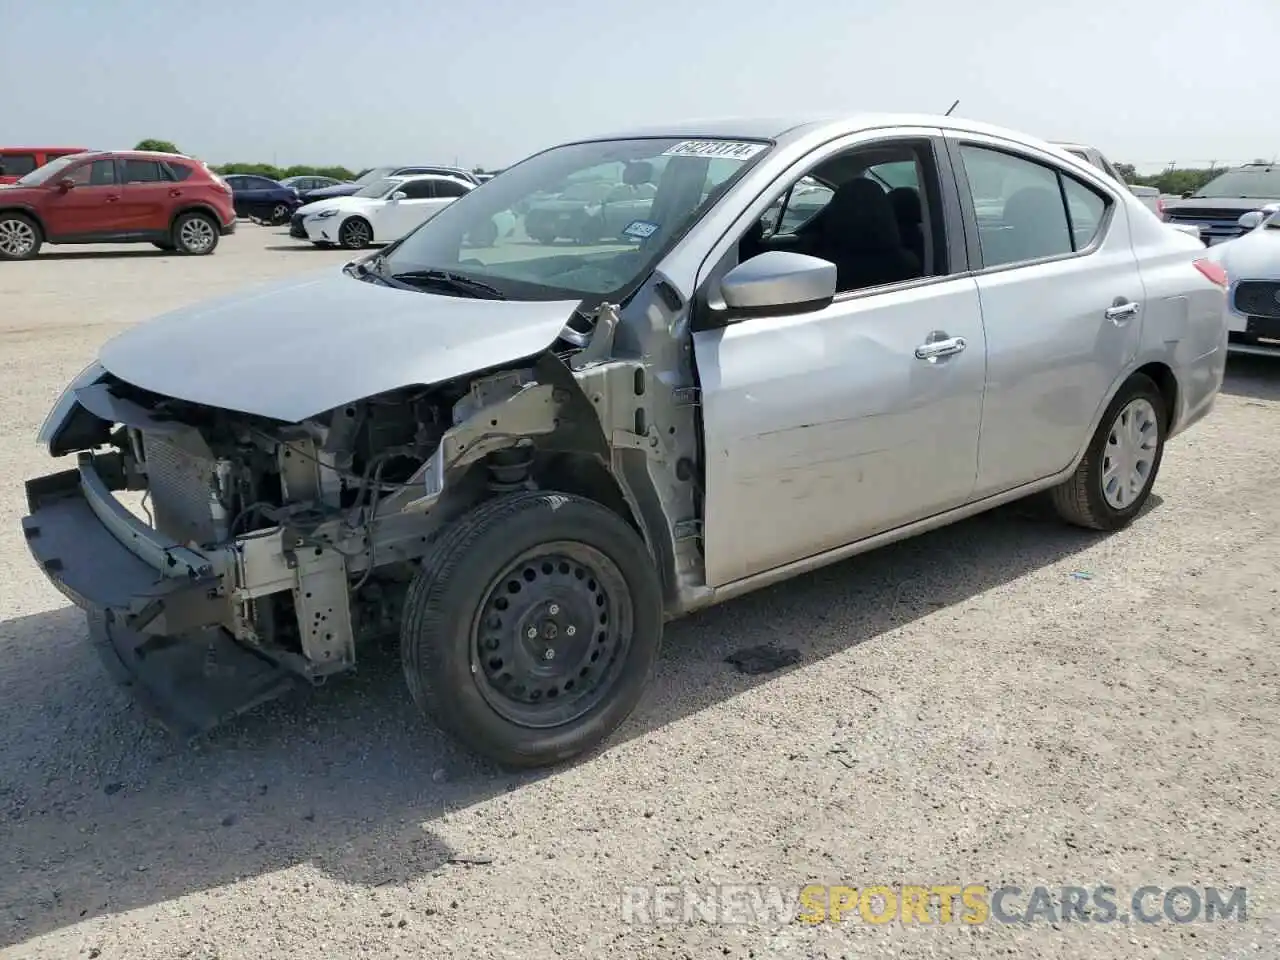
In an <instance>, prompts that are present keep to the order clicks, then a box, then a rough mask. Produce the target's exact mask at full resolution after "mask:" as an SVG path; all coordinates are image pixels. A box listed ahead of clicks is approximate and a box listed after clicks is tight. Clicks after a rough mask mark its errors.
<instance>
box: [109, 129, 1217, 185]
mask: <svg viewBox="0 0 1280 960" xmlns="http://www.w3.org/2000/svg"><path fill="white" fill-rule="evenodd" d="M134 149H135V150H159V151H161V152H162V153H181V152H182V151H181V150H179V149H178V148H177V146H175V145H174V144H173V143H172V142H171V141H169V140H143V141H142V142H141V143H139V144H138V145H137V146H136V147H135V148H134ZM211 166H213V165H211ZM213 169H214V170H215V171H217V172H218V173H221V174H231V173H253V174H257V175H259V176H263V177H270V178H271V179H272V180H283V179H284V178H285V177H333V178H334V179H335V180H354V179H355V178H356V177H357V176H358V175H359V174H358V171H352V170H348V169H347V168H346V167H343V166H330V167H313V166H309V165H307V164H294V165H293V166H291V167H277V166H275V165H274V164H270V163H223V164H219V165H217V166H213ZM1116 171H1117V172H1118V173H1119V174H1120V175H1121V176H1122V177H1123V178H1124V180H1125V182H1126V183H1131V184H1133V185H1135V186H1141V187H1155V188H1156V189H1157V190H1159V191H1160V192H1161V193H1173V194H1182V193H1185V192H1187V191H1195V190H1199V189H1200V188H1201V187H1203V186H1204V185H1205V184H1206V183H1208V182H1209V181H1210V180H1212V179H1213V178H1214V177H1216V176H1217V175H1218V174H1220V173H1222V172H1223V168H1222V167H1170V168H1169V169H1168V170H1161V171H1160V172H1159V173H1152V174H1145V175H1144V174H1140V173H1138V172H1137V171H1136V170H1135V169H1134V168H1133V164H1129V163H1117V164H1116ZM472 172H473V173H485V172H486V171H485V170H484V169H483V168H482V167H476V168H475V169H474V170H473V171H472Z"/></svg>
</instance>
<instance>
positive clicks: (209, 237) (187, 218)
mask: <svg viewBox="0 0 1280 960" xmlns="http://www.w3.org/2000/svg"><path fill="white" fill-rule="evenodd" d="M217 247H218V224H217V223H215V222H214V220H213V217H211V216H209V215H208V214H207V213H184V214H182V215H181V216H179V217H178V219H177V220H175V221H173V248H174V249H175V250H177V251H178V252H179V253H182V254H186V255H187V256H189V257H204V256H208V255H209V254H211V253H213V251H214V250H216V249H217Z"/></svg>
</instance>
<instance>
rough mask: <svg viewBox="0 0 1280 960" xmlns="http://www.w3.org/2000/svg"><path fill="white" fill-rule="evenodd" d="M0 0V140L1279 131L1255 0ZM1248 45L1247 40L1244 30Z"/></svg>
mask: <svg viewBox="0 0 1280 960" xmlns="http://www.w3.org/2000/svg"><path fill="white" fill-rule="evenodd" d="M1070 9H1071V8H1070V7H1069V6H1068V5H1066V4H1062V3H1046V2H1044V0H1041V2H1036V0H805V2H804V3H793V4H774V3H770V2H766V0H646V2H639V3H634V2H633V3H626V2H623V3H618V2H608V0H466V2H452V3H450V2H442V0H434V2H423V0H418V2H412V0H374V2H370V3H353V2H351V0H276V2H274V3H265V2H262V0H254V2H249V0H199V2H197V0H168V2H165V3H159V2H156V0H90V2H89V3H83V2H72V0H38V2H32V0H0V91H4V93H3V95H2V96H0V141H2V142H3V143H4V144H5V145H13V146H17V145H26V146H84V147H89V148H95V149H111V148H124V147H132V146H133V145H134V144H135V143H136V142H137V141H138V140H141V139H143V138H144V137H155V138H159V139H164V140H170V141H173V142H174V143H176V144H177V145H178V147H179V149H181V150H182V151H183V152H186V153H189V154H192V155H194V156H198V157H200V158H201V159H203V160H205V161H207V162H210V163H226V162H232V161H243V162H267V163H276V164H278V165H280V166H287V165H289V164H295V163H307V164H317V165H324V164H343V165H345V166H347V167H351V168H361V167H367V166H374V165H381V164H412V163H424V164H425V163H443V164H453V163H458V164H461V165H464V166H466V167H473V166H483V167H485V168H495V167H502V166H506V165H508V164H511V163H514V162H515V161H517V160H519V159H521V158H523V157H525V156H527V155H528V154H530V153H532V152H534V151H536V150H539V149H542V148H544V147H547V146H551V145H553V144H555V143H558V142H561V141H563V140H567V139H571V138H574V137H580V136H590V135H594V134H602V133H611V132H615V131H618V130H624V129H626V128H629V127H632V126H650V125H660V124H662V123H663V122H664V121H676V120H687V119H701V118H711V117H740V116H750V115H756V116H780V115H781V116H791V115H793V114H799V115H817V116H829V115H833V114H853V113H859V112H865V111H874V112H886V111H889V112H892V111H909V112H928V113H943V112H945V111H946V109H947V108H948V107H949V106H950V105H951V103H952V101H953V100H956V99H959V100H960V104H959V106H958V107H957V109H956V111H955V115H957V116H964V117H968V118H971V119H975V120H983V121H986V122H989V123H997V124H1001V125H1004V126H1008V127H1013V128H1015V129H1019V130H1022V131H1025V132H1027V133H1030V134H1033V135H1035V136H1038V137H1042V138H1045V139H1061V140H1077V141H1082V142H1086V143H1091V144H1093V145H1095V146H1097V147H1098V148H1099V149H1101V150H1102V151H1103V152H1104V153H1105V154H1107V155H1108V156H1109V157H1110V158H1111V159H1112V160H1113V161H1115V162H1122V163H1135V164H1139V165H1140V166H1139V169H1140V170H1143V169H1149V168H1152V167H1155V168H1158V167H1160V166H1164V165H1167V164H1168V163H1169V162H1171V161H1177V162H1179V164H1180V165H1183V166H1189V165H1193V164H1194V165H1203V164H1207V163H1208V162H1209V161H1211V160H1217V161H1218V162H1219V163H1222V162H1229V161H1236V162H1239V161H1243V160H1250V159H1254V158H1261V157H1266V158H1268V159H1270V158H1272V157H1274V156H1276V155H1277V154H1280V98H1277V96H1276V94H1275V80H1274V76H1273V75H1272V74H1271V66H1270V62H1271V61H1270V58H1269V57H1267V55H1266V53H1265V51H1267V50H1268V49H1270V48H1271V47H1273V46H1274V45H1275V43H1276V42H1277V41H1280V0H1219V2H1217V3H1210V4H1206V3H1203V2H1191V0H1111V2H1106V3H1098V2H1093V3H1082V4H1080V5H1079V6H1077V7H1075V9H1074V10H1073V11H1072V12H1068V10H1070ZM1248 51H1260V52H1259V53H1257V54H1254V55H1250V54H1249V53H1248Z"/></svg>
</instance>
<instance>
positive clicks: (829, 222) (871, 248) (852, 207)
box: [804, 177, 921, 292]
mask: <svg viewBox="0 0 1280 960" xmlns="http://www.w3.org/2000/svg"><path fill="white" fill-rule="evenodd" d="M804 232H805V233H806V234H807V235H808V236H807V239H808V243H807V247H808V249H807V250H806V252H808V253H811V254H813V255H814V256H818V257H822V258H823V259H824V260H830V261H831V262H832V263H834V264H835V265H836V284H837V288H838V289H839V290H840V291H841V292H844V291H848V290H860V289H862V288H864V287H876V286H881V285H883V284H888V283H900V282H901V281H903V280H912V279H915V278H916V277H919V276H920V274H921V264H920V260H919V259H918V258H917V257H916V255H915V254H914V253H912V252H911V251H910V250H909V249H908V248H907V247H906V246H905V245H904V244H903V242H902V235H901V233H900V232H899V230H898V219H897V217H896V216H895V215H894V210H893V203H892V202H891V201H890V200H889V196H888V194H886V193H885V191H884V190H883V189H882V188H881V187H880V186H878V185H877V184H876V183H875V181H873V180H868V179H866V178H864V177H855V178H854V179H852V180H849V181H847V182H846V183H844V184H842V185H841V186H840V187H839V188H837V190H836V191H835V194H834V195H833V196H832V197H831V200H830V202H829V203H828V204H827V205H826V207H824V208H823V209H822V211H821V212H820V213H819V214H818V215H817V216H816V217H814V218H813V220H812V221H810V222H809V223H808V224H806V226H805V230H804Z"/></svg>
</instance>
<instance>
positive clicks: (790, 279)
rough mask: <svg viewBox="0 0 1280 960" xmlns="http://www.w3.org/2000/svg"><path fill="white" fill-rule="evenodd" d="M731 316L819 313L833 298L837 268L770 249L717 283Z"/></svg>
mask: <svg viewBox="0 0 1280 960" xmlns="http://www.w3.org/2000/svg"><path fill="white" fill-rule="evenodd" d="M720 295H721V297H723V298H724V305H725V308H726V310H727V314H728V315H729V316H733V317H748V316H771V315H777V314H786V313H800V312H802V311H810V310H821V309H822V308H823V307H825V306H827V305H828V304H829V303H831V301H832V300H833V299H835V295H836V265H835V264H834V263H831V262H829V261H827V260H820V259H818V258H817V257H810V256H808V255H806V254H803V253H791V252H788V251H785V250H769V251H766V252H765V253H762V254H759V255H758V256H754V257H752V258H751V259H750V260H748V261H746V262H745V263H740V264H738V265H737V266H736V267H734V268H733V269H732V270H730V271H729V272H728V273H727V274H725V276H724V279H723V280H721V281H720Z"/></svg>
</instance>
